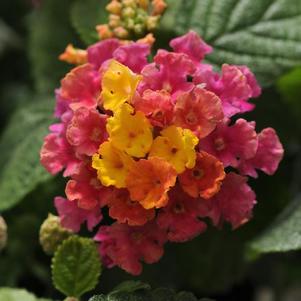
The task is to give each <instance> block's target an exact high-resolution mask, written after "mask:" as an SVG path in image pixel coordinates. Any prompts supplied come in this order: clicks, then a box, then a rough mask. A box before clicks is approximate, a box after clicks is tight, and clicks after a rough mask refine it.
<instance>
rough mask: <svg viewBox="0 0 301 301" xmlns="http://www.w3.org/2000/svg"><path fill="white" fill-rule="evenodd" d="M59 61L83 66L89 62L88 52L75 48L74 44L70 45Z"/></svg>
mask: <svg viewBox="0 0 301 301" xmlns="http://www.w3.org/2000/svg"><path fill="white" fill-rule="evenodd" d="M59 60H61V61H64V62H67V63H69V64H74V65H82V64H85V63H87V61H88V52H87V50H83V49H79V48H74V47H73V45H72V44H69V45H68V46H67V47H66V49H65V51H64V53H62V54H61V55H60V56H59Z"/></svg>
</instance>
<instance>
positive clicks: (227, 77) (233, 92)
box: [217, 64, 260, 117]
mask: <svg viewBox="0 0 301 301" xmlns="http://www.w3.org/2000/svg"><path fill="white" fill-rule="evenodd" d="M244 72H245V73H244ZM220 81H221V85H222V88H221V90H220V91H218V92H217V94H218V96H219V97H220V98H221V100H222V103H223V108H224V112H225V115H226V116H228V117H231V116H233V115H235V114H237V113H244V112H248V111H252V110H253V109H254V104H251V103H249V102H248V100H249V99H250V98H251V97H255V96H258V95H259V94H260V88H259V86H258V85H257V83H256V80H255V77H254V76H253V74H251V72H250V71H249V69H247V68H246V67H243V66H230V65H227V64H225V65H223V66H222V76H221V79H220ZM258 90H259V91H258Z"/></svg>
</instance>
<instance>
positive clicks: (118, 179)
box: [92, 141, 134, 188]
mask: <svg viewBox="0 0 301 301" xmlns="http://www.w3.org/2000/svg"><path fill="white" fill-rule="evenodd" d="M133 164H134V160H133V159H132V158H131V157H130V156H129V155H127V154H125V153H124V152H122V151H119V150H117V149H116V148H115V147H114V146H113V145H112V144H111V143H110V142H108V141H107V142H104V143H102V144H101V145H100V147H99V150H98V153H96V154H94V155H93V157H92V167H93V168H94V169H96V170H97V177H98V179H99V180H100V181H101V183H102V184H103V185H104V186H110V185H113V186H115V187H117V188H124V187H126V184H125V179H126V177H127V174H128V170H129V168H130V167H131V166H132V165H133Z"/></svg>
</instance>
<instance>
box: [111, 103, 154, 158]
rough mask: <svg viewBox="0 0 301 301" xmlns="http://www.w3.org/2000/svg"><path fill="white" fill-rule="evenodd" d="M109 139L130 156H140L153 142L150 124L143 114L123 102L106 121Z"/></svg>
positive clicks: (144, 153) (145, 152)
mask: <svg viewBox="0 0 301 301" xmlns="http://www.w3.org/2000/svg"><path fill="white" fill-rule="evenodd" d="M107 131H108V133H109V136H110V141H111V142H112V144H113V145H114V146H115V147H116V148H117V149H119V150H121V151H124V152H126V153H127V154H129V155H130V156H133V157H137V158H142V157H144V156H145V155H146V154H147V153H148V152H149V150H150V148H151V145H152V142H153V134H152V126H151V124H150V122H149V121H148V119H147V118H146V117H145V116H144V114H143V113H142V112H140V111H137V112H136V113H135V114H134V109H133V107H131V106H130V105H129V104H123V105H122V106H121V107H120V109H119V110H118V111H117V112H116V114H115V115H114V116H113V117H110V118H109V119H108V122H107Z"/></svg>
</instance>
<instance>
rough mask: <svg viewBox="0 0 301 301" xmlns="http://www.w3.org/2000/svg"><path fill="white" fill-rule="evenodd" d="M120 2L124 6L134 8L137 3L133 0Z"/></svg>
mask: <svg viewBox="0 0 301 301" xmlns="http://www.w3.org/2000/svg"><path fill="white" fill-rule="evenodd" d="M122 4H123V5H124V7H132V8H136V6H137V4H136V1H135V0H123V1H122Z"/></svg>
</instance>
